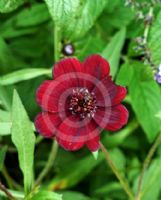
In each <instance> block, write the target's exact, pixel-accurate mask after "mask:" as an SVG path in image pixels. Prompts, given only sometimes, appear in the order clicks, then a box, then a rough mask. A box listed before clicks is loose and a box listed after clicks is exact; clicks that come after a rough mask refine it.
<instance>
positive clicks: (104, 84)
mask: <svg viewBox="0 0 161 200" xmlns="http://www.w3.org/2000/svg"><path fill="white" fill-rule="evenodd" d="M93 93H94V94H95V96H96V100H97V106H100V107H110V106H111V105H112V99H113V98H114V97H115V96H116V93H117V87H116V85H115V84H114V83H113V82H112V80H111V77H109V76H108V77H106V78H104V79H103V80H101V81H99V82H98V83H97V85H96V86H95V88H94V89H93Z"/></svg>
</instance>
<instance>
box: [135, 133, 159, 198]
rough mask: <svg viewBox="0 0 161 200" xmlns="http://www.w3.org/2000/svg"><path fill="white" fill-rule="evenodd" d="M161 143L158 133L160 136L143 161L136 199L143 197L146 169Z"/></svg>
mask: <svg viewBox="0 0 161 200" xmlns="http://www.w3.org/2000/svg"><path fill="white" fill-rule="evenodd" d="M160 143H161V134H159V135H158V137H157V138H156V140H155V142H154V144H153V145H152V147H151V148H150V150H149V153H148V155H147V157H146V159H145V161H144V163H143V168H142V171H141V174H140V178H139V182H138V189H137V193H136V197H135V200H140V199H141V189H142V183H143V179H144V174H145V171H146V169H147V168H148V166H149V164H150V161H151V159H152V157H153V155H154V153H155V151H156V149H157V147H158V146H159V144H160Z"/></svg>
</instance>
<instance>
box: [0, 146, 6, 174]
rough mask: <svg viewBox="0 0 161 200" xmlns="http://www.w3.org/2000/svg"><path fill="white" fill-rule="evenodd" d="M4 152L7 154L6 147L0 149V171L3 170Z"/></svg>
mask: <svg viewBox="0 0 161 200" xmlns="http://www.w3.org/2000/svg"><path fill="white" fill-rule="evenodd" d="M6 152H7V146H4V147H2V148H1V149H0V171H1V170H2V168H3V164H4V159H5V156H6Z"/></svg>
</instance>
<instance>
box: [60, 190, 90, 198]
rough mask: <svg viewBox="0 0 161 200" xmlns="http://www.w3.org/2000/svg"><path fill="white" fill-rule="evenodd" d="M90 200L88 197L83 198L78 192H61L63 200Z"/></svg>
mask: <svg viewBox="0 0 161 200" xmlns="http://www.w3.org/2000/svg"><path fill="white" fill-rule="evenodd" d="M74 199H75V200H90V198H89V197H87V196H85V195H84V194H82V193H80V192H74V191H66V192H63V200H74Z"/></svg>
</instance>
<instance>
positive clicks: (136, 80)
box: [129, 62, 161, 142]
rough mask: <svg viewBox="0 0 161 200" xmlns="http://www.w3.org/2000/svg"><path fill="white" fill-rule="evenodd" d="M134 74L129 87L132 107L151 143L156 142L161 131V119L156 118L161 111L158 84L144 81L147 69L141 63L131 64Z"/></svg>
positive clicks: (160, 96) (160, 95)
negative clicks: (155, 139) (144, 73)
mask: <svg viewBox="0 0 161 200" xmlns="http://www.w3.org/2000/svg"><path fill="white" fill-rule="evenodd" d="M131 65H132V66H133V69H134V74H133V77H132V80H131V83H130V85H129V93H130V98H131V103H132V107H133V109H134V111H135V114H136V116H137V118H138V121H139V123H140V124H141V126H142V128H143V130H144V131H145V134H146V136H147V138H148V140H149V141H150V142H152V141H153V140H154V138H155V137H156V136H157V134H158V132H159V131H160V129H161V123H160V120H159V118H157V117H156V115H157V113H158V111H161V104H160V102H161V94H160V89H159V87H158V85H157V83H156V82H155V81H154V80H153V79H152V78H151V80H149V78H148V80H145V79H143V78H142V77H143V72H144V71H146V67H147V66H144V65H143V64H142V63H139V62H131Z"/></svg>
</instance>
